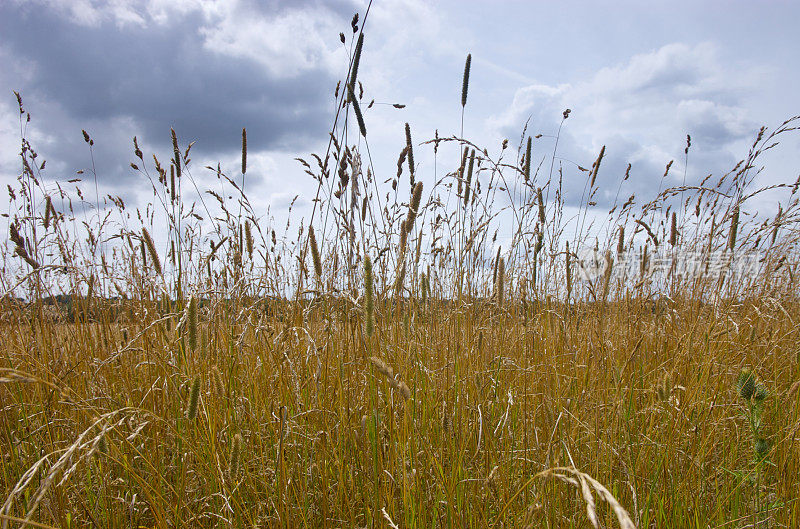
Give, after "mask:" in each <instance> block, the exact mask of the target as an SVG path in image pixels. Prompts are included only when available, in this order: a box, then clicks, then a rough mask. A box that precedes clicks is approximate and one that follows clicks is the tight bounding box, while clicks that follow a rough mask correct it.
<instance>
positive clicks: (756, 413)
mask: <svg viewBox="0 0 800 529" xmlns="http://www.w3.org/2000/svg"><path fill="white" fill-rule="evenodd" d="M736 389H737V391H738V392H739V396H740V397H741V398H742V400H744V402H745V404H746V406H747V408H746V411H745V418H746V419H747V422H748V424H749V426H750V434H751V436H752V439H753V456H754V458H755V461H756V463H758V464H760V463H762V462H763V461H764V459H765V458H766V457H767V453H768V452H769V441H767V440H766V439H765V437H764V435H763V430H762V426H763V422H762V413H763V409H764V401H765V400H766V398H767V397H768V396H769V392H768V391H767V388H766V387H765V386H764V384H762V383H761V382H760V381H759V380H757V378H756V376H755V374H754V373H753V372H752V371H751V370H750V369H744V370H742V372H741V373H739V376H738V378H737V379H736Z"/></svg>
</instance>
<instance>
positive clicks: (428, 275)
mask: <svg viewBox="0 0 800 529" xmlns="http://www.w3.org/2000/svg"><path fill="white" fill-rule="evenodd" d="M357 22H358V19H357V18H354V20H353V23H352V24H353V29H354V33H355V32H357V31H358V29H357ZM364 22H365V21H362V29H363V24H364ZM340 38H341V39H342V40H343V41H345V40H346V39H345V37H344V35H343V34H342V35H341V36H340ZM362 45H363V33H359V37H358V39H357V44H356V45H355V49H354V56H353V57H352V64H353V66H352V67H351V72H350V73H349V75H348V78H349V79H350V82H349V83H345V84H346V85H347V86H346V88H345V90H342V93H341V94H340V93H339V91H338V90H337V92H336V97H337V106H336V108H337V111H338V110H342V111H344V112H349V111H350V110H352V111H353V112H354V113H355V115H356V123H353V122H352V121H351V122H350V126H349V127H347V126H346V125H345V124H344V123H343V121H342V120H341V119H340V116H338V114H337V117H336V118H335V121H334V125H333V127H332V130H331V135H330V143H329V146H328V152H327V153H325V154H324V155H319V156H318V155H313V157H314V161H315V163H316V166H314V165H312V164H311V163H308V162H306V161H305V160H300V162H301V163H302V164H303V166H304V167H305V169H306V172H307V173H308V174H309V175H310V176H311V177H312V178H314V181H316V182H317V184H318V189H317V193H316V196H315V197H310V198H314V201H313V202H312V204H313V211H312V212H311V214H310V216H309V217H308V218H307V219H303V221H302V222H300V223H299V226H300V227H299V229H298V231H297V234H296V235H295V234H293V233H290V232H289V226H292V227H293V228H295V227H296V226H297V225H298V223H296V222H295V223H292V224H287V227H286V228H285V229H283V231H282V232H281V223H277V222H274V220H273V219H262V218H259V217H258V216H257V215H256V214H255V213H254V210H253V207H252V206H251V204H250V202H249V200H248V199H247V196H246V195H245V193H244V191H243V185H244V173H245V171H246V132H245V131H243V133H242V151H243V152H242V163H241V174H240V175H238V176H228V175H226V174H225V173H224V172H223V170H222V168H221V167H220V166H219V165H218V166H217V167H208V170H209V171H211V174H214V175H216V176H217V179H215V188H214V189H210V190H208V191H205V192H204V193H202V194H201V196H200V198H198V199H197V200H195V201H194V202H191V203H189V202H187V201H186V198H185V192H183V191H182V187H183V186H182V182H183V183H186V189H189V188H194V187H196V186H198V182H199V180H195V178H194V176H193V175H192V171H193V170H194V167H193V166H192V165H191V163H190V157H189V149H190V148H191V144H190V145H189V147H187V148H186V149H185V151H184V153H183V154H182V153H181V149H180V145H179V142H178V138H177V135H176V133H175V132H174V131H172V134H171V139H172V151H173V152H172V155H173V158H172V160H170V162H169V165H170V178H169V179H168V178H167V174H166V170H165V169H164V168H163V167H162V166H161V164H160V162H159V161H158V159H157V158H156V157H155V156H154V157H153V162H154V163H153V166H152V168H151V169H152V170H153V171H154V172H153V173H152V174H151V172H149V171H151V169H149V168H148V164H146V163H145V162H144V156H143V154H142V152H141V150H140V149H139V146H138V141H137V140H136V139H135V138H134V147H135V150H134V154H135V156H136V158H137V159H138V160H139V163H137V164H132V169H133V170H134V171H136V172H137V174H138V175H140V177H141V178H143V179H146V180H147V181H148V182H149V184H151V185H152V188H153V193H154V197H155V198H154V200H153V202H154V203H156V204H157V205H158V206H159V207H160V209H159V208H158V207H157V208H156V209H155V210H154V209H153V208H148V209H146V210H144V211H140V210H136V211H135V213H133V212H130V211H128V209H126V206H125V204H124V203H123V202H122V200H121V199H119V198H118V197H116V198H115V197H109V198H108V200H105V201H104V202H102V203H101V202H100V199H99V198H96V203H95V204H91V203H89V202H88V201H87V200H86V199H84V198H83V195H82V194H81V192H80V190H78V191H77V192H76V194H77V196H75V195H71V194H69V193H66V192H65V191H63V189H62V188H61V186H60V185H59V184H58V183H54V184H53V183H48V182H47V181H46V179H45V178H44V174H43V173H42V170H43V164H41V166H40V165H39V164H38V163H34V161H35V159H36V158H37V156H36V153H35V152H34V151H33V149H32V147H31V145H30V144H29V143H28V142H27V140H26V139H25V138H23V139H22V146H23V148H22V155H21V156H22V160H23V162H24V163H23V164H22V167H23V175H22V177H21V178H20V180H19V186H18V187H17V188H10V189H9V193H10V196H11V199H10V206H9V212H10V215H9V218H10V221H9V222H10V234H11V237H12V240H11V242H12V244H11V245H9V247H8V248H4V249H3V260H4V261H3V262H4V268H3V272H2V274H0V284H2V286H3V293H4V295H3V296H2V297H0V315H2V319H1V321H0V327H2V329H1V331H2V332H0V351H2V355H0V408H1V409H2V413H0V448H1V449H2V450H0V453H1V454H2V459H0V487H1V488H0V492H2V494H0V523H2V525H3V526H4V527H6V526H14V527H16V526H20V525H24V524H25V523H26V522H27V523H28V524H29V525H31V526H33V527H85V526H94V527H188V526H200V527H218V526H221V527H225V526H230V527H286V528H289V527H353V528H355V527H359V528H361V527H399V528H406V527H408V528H413V527H419V528H425V527H585V526H586V524H587V523H589V524H592V525H594V526H595V527H612V526H617V525H618V526H621V527H624V528H630V527H668V528H672V527H743V526H774V527H797V526H798V525H800V505H798V501H797V499H798V498H800V480H798V479H797V476H798V474H800V442H799V441H798V439H799V437H798V436H800V390H798V387H800V384H799V383H798V381H799V380H800V349H798V343H799V342H800V325H798V322H800V300H799V299H798V296H797V292H798V291H797V283H796V279H795V278H796V276H797V271H798V252H797V243H798V242H800V238H798V233H800V232H799V231H798V224H797V222H798V219H800V203H799V202H798V200H797V198H796V196H797V192H798V187H799V186H798V182H795V183H793V184H792V183H784V184H780V185H777V186H772V187H771V188H766V189H753V182H754V178H755V176H756V174H757V170H755V169H754V168H755V167H757V160H758V158H759V156H760V155H761V153H762V152H764V151H765V150H768V149H771V148H772V144H773V143H775V142H776V141H777V140H778V139H779V137H781V136H783V135H786V134H789V133H791V132H792V131H794V123H795V122H796V121H795V120H794V119H790V120H787V121H786V122H784V123H783V124H781V125H780V126H779V127H777V128H776V129H775V130H773V131H767V130H766V129H762V130H761V131H760V132H759V134H758V137H757V138H756V141H755V142H754V144H753V148H752V150H751V151H750V152H749V153H748V156H747V158H745V159H744V160H742V161H741V162H740V163H739V164H737V166H736V167H735V168H734V169H733V170H732V171H731V172H729V173H727V174H725V175H722V176H721V177H718V178H717V180H715V181H711V182H709V179H706V180H704V181H703V182H701V183H700V184H699V185H696V186H680V187H669V186H667V185H664V186H663V187H662V188H661V189H663V191H661V192H660V193H659V194H658V195H657V196H655V197H648V198H652V200H651V201H649V202H641V201H640V200H641V199H638V200H639V201H637V198H636V197H634V196H630V197H627V196H622V197H619V200H613V203H611V204H610V205H609V208H610V209H609V210H608V212H607V215H606V219H607V220H606V221H605V222H604V223H603V224H602V225H600V226H598V225H596V224H593V222H597V221H596V220H595V221H593V220H592V219H593V218H594V219H596V218H599V217H598V216H597V215H590V212H592V213H593V214H594V213H597V208H599V207H600V206H598V205H597V201H598V200H600V199H599V197H601V196H604V195H603V190H601V189H600V188H599V187H598V184H597V182H598V181H600V182H604V181H606V182H607V181H608V180H610V178H611V177H610V176H609V175H605V174H604V175H603V177H604V178H598V171H599V170H600V162H601V160H602V159H603V157H604V154H605V148H603V149H602V150H601V151H600V154H599V156H598V157H597V159H596V160H595V162H594V164H593V165H592V168H591V169H584V168H583V167H580V166H578V167H577V169H570V168H569V167H565V166H562V167H558V166H557V165H556V164H555V160H556V159H557V143H556V145H555V146H554V147H553V150H552V152H550V153H546V154H543V155H542V154H540V153H538V152H537V149H538V146H537V145H533V143H532V139H531V136H528V135H526V132H527V131H524V132H523V134H522V137H521V138H522V139H521V140H520V146H519V148H518V151H517V153H516V159H513V160H509V159H508V158H509V157H513V155H510V154H508V152H507V145H508V141H504V142H503V144H502V147H501V148H500V151H499V152H496V153H490V152H489V150H488V149H482V148H479V147H478V146H476V145H473V144H472V143H471V142H469V141H468V140H467V139H465V138H463V137H439V135H438V131H437V133H436V137H435V139H433V140H430V141H428V142H423V143H421V144H419V145H417V146H416V147H417V151H416V156H417V161H416V162H415V161H414V158H413V156H414V154H413V151H412V143H411V135H410V127H409V126H408V125H406V137H405V138H403V139H404V140H405V141H403V142H401V143H402V144H403V145H404V148H403V152H402V154H401V156H400V159H399V161H398V164H397V177H396V178H393V179H390V180H388V181H386V182H382V179H381V178H377V177H376V176H375V174H376V172H375V168H374V167H373V166H372V162H371V160H370V161H369V163H368V162H367V161H366V159H368V158H369V157H368V156H365V157H364V160H365V161H362V153H363V152H366V149H364V148H363V147H362V146H361V145H364V146H367V145H368V142H367V140H366V123H365V118H367V117H369V114H368V113H367V114H365V113H362V110H365V111H367V112H368V111H369V109H370V108H371V106H372V104H370V105H369V106H367V107H361V106H360V105H359V100H361V98H362V95H363V87H362V86H361V84H360V83H359V88H360V90H359V95H358V96H356V92H355V91H356V68H357V67H358V64H359V60H360V58H359V57H360V53H361V48H362ZM470 64H471V55H468V56H467V62H466V65H465V71H464V78H463V83H462V84H463V88H462V98H461V103H462V122H463V111H464V110H465V107H466V101H467V91H468V82H469V75H470ZM19 104H20V111H21V114H20V115H21V118H20V119H27V114H26V112H25V111H24V110H23V108H22V102H21V98H20V99H19ZM402 106H403V105H399V104H398V105H395V108H398V109H400V108H402ZM569 113H570V111H569V110H567V111H565V112H564V113H563V121H562V125H563V124H564V121H566V119H567V118H568V116H569ZM462 126H463V125H462ZM559 131H560V129H559ZM359 133H360V135H359ZM84 134H85V137H86V141H87V143H90V141H91V140H90V138H89V136H88V134H87V133H84ZM348 134H350V135H348ZM462 136H463V134H462ZM533 137H535V138H541V137H542V135H541V134H537V135H535V136H533ZM251 139H252V138H251ZM526 140H527V141H526ZM523 142H525V145H524V149H523ZM431 143H433V149H432V150H433V153H434V156H436V157H437V158H436V160H437V166H436V167H437V169H436V171H440V169H438V167H439V165H438V164H439V163H440V162H439V158H438V157H439V156H444V154H443V153H444V152H446V151H447V150H448V149H449V148H452V149H451V150H452V151H453V152H452V153H450V154H452V155H453V159H456V158H458V159H459V163H457V164H456V167H454V168H453V170H452V172H449V173H447V174H445V175H441V174H440V173H439V172H437V173H436V174H435V175H434V176H432V175H431V174H429V173H430V171H429V168H426V166H425V165H424V162H423V163H420V160H421V159H422V154H423V153H424V148H425V147H428V146H430V144H431ZM90 147H92V148H97V147H95V146H94V143H93V142H92V143H90ZM688 147H689V143H688V140H687V149H686V152H685V154H686V157H687V160H688ZM406 157H408V161H409V164H410V166H409V171H410V173H411V176H412V178H410V180H411V185H410V186H408V188H405V187H403V188H402V189H401V190H400V191H398V189H397V188H398V186H404V184H402V183H401V182H400V181H399V178H400V175H401V173H402V169H403V165H404V162H405V159H406ZM537 157H538V161H537V159H536V158H537ZM548 158H549V160H548ZM534 162H536V163H534ZM545 162H549V164H548V165H549V166H550V167H551V168H552V169H551V171H550V174H549V175H544V174H540V172H539V168H541V167H546V165H545ZM415 163H417V164H418V165H417V166H414V164H415ZM362 164H363V166H362ZM587 165H588V164H587ZM670 166H671V162H670V164H668V166H667V167H668V169H667V171H668V170H669V167H670ZM537 167H538V168H537ZM570 170H572V171H575V174H577V175H582V176H583V177H585V178H586V184H585V189H584V193H583V196H582V198H581V203H580V214H579V216H578V217H577V218H572V219H567V218H565V211H566V205H567V201H566V199H565V193H566V192H567V191H568V190H566V189H564V188H563V187H562V186H561V184H562V181H563V179H562V176H563V173H564V172H565V171H570ZM426 171H427V172H426ZM465 171H466V172H465ZM630 171H631V168H630V166H629V167H628V171H627V172H626V174H625V175H624V177H623V178H622V180H623V181H624V180H627V179H628V178H629V176H630ZM332 173H333V177H332ZM666 177H667V173H665V178H666ZM414 179H416V181H414ZM423 179H425V181H426V183H425V186H424V187H425V190H426V192H427V193H428V195H427V196H423V183H422V180H423ZM237 182H241V185H240V184H239V183H237ZM662 183H663V182H662ZM603 185H607V186H608V185H610V184H608V183H604V184H603ZM219 186H223V188H224V189H225V191H224V192H221V191H219ZM198 189H199V187H198ZM763 192H782V193H783V195H782V197H783V198H782V201H781V202H780V205H779V209H778V213H777V215H776V216H775V217H774V218H770V219H765V218H764V217H762V216H756V215H754V213H753V212H752V211H751V210H750V209H749V208H748V207H747V206H748V204H747V201H748V200H750V199H751V198H752V197H753V196H755V195H757V194H759V193H763ZM400 196H402V197H410V198H409V199H408V202H407V203H406V202H403V201H402V200H401V199H399V198H398V197H400ZM606 196H607V193H606ZM231 197H232V198H231ZM236 210H238V212H236ZM87 211H89V212H95V213H93V214H92V213H87ZM164 227H166V231H167V234H168V240H167V241H166V243H165V244H164V245H163V246H162V247H159V246H158V245H160V244H162V243H163V241H162V240H161V239H160V238H159V239H158V241H156V240H154V238H153V236H152V235H151V233H152V234H156V235H158V234H160V233H163V230H164ZM156 230H159V231H156ZM498 231H502V232H503V233H505V234H508V236H509V237H508V238H506V239H503V241H508V242H504V243H503V244H504V245H506V246H507V247H505V248H504V247H502V246H501V245H500V244H499V243H498V242H497V241H496V236H497V232H498ZM572 231H574V232H575V234H574V235H572ZM626 234H627V238H626ZM664 242H669V245H666V244H664ZM587 246H588V247H596V249H597V255H598V256H599V257H598V262H600V263H602V264H603V266H604V268H602V269H601V270H600V272H599V273H598V274H595V275H594V276H591V277H588V278H581V276H580V275H579V273H580V272H581V270H582V268H581V266H582V265H583V263H584V262H583V260H582V256H581V254H580V253H579V252H580V251H581V249H582V248H586V247H587ZM667 246H669V248H668V253H667V254H666V255H667V258H668V262H670V263H672V265H673V268H670V269H669V271H668V272H667V273H665V274H662V275H658V274H653V273H651V265H652V261H653V260H654V259H656V258H664V255H665V254H664V251H665V248H666V247H667ZM164 249H166V252H165V257H164V259H163V261H162V259H161V258H160V257H159V255H160V251H164ZM308 250H310V252H309V251H308ZM753 251H757V252H758V254H759V257H760V259H761V260H760V266H759V268H758V271H757V272H754V273H751V274H749V275H747V274H735V273H734V271H733V263H734V262H735V259H736V258H738V257H740V256H743V255H746V254H747V252H753ZM309 253H310V260H311V267H310V268H309V266H308V263H307V262H306V261H307V260H308V257H309ZM626 255H627V256H628V257H630V256H635V259H636V261H635V263H634V267H633V269H632V270H629V271H628V272H627V273H626V274H620V273H619V271H620V270H621V269H622V266H623V262H624V258H625V256H626ZM687 255H700V256H702V260H701V262H700V267H699V272H698V274H697V275H695V276H691V277H689V276H686V275H681V274H679V273H678V272H675V268H674V265H676V263H678V262H679V260H680V259H681V258H683V257H685V256H687ZM670 259H671V261H670ZM720 263H721V265H720ZM720 266H721V268H720ZM713 267H717V269H716V272H717V273H716V274H715V273H714V272H715V270H714V269H713ZM21 295H24V296H25V298H24V299H22V298H17V297H14V296H21ZM56 296H60V297H56ZM550 478H553V479H550ZM598 500H599V501H598Z"/></svg>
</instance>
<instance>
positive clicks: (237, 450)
mask: <svg viewBox="0 0 800 529" xmlns="http://www.w3.org/2000/svg"><path fill="white" fill-rule="evenodd" d="M241 457H242V436H241V434H238V433H237V434H236V435H234V436H233V446H232V447H231V462H230V465H229V466H228V475H229V476H230V478H231V479H235V478H236V473H237V472H238V471H239V460H240V459H241Z"/></svg>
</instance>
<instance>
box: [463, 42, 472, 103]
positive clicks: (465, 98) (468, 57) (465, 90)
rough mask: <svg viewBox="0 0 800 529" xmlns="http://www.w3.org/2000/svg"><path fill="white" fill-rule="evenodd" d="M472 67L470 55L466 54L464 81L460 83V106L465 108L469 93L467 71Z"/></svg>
mask: <svg viewBox="0 0 800 529" xmlns="http://www.w3.org/2000/svg"><path fill="white" fill-rule="evenodd" d="M471 66H472V54H471V53H469V54H467V62H466V63H465V64H464V79H463V81H462V83H461V106H462V107H465V106H467V92H468V91H469V69H470V67H471Z"/></svg>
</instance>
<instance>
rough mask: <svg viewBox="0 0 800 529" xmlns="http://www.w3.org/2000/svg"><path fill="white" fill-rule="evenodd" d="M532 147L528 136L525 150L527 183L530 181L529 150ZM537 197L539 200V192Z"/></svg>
mask: <svg viewBox="0 0 800 529" xmlns="http://www.w3.org/2000/svg"><path fill="white" fill-rule="evenodd" d="M532 147H533V140H532V139H531V137H530V136H528V146H527V147H526V148H525V170H524V175H525V181H526V182H528V181H530V179H531V149H532ZM539 197H540V198H541V191H540V193H539Z"/></svg>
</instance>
